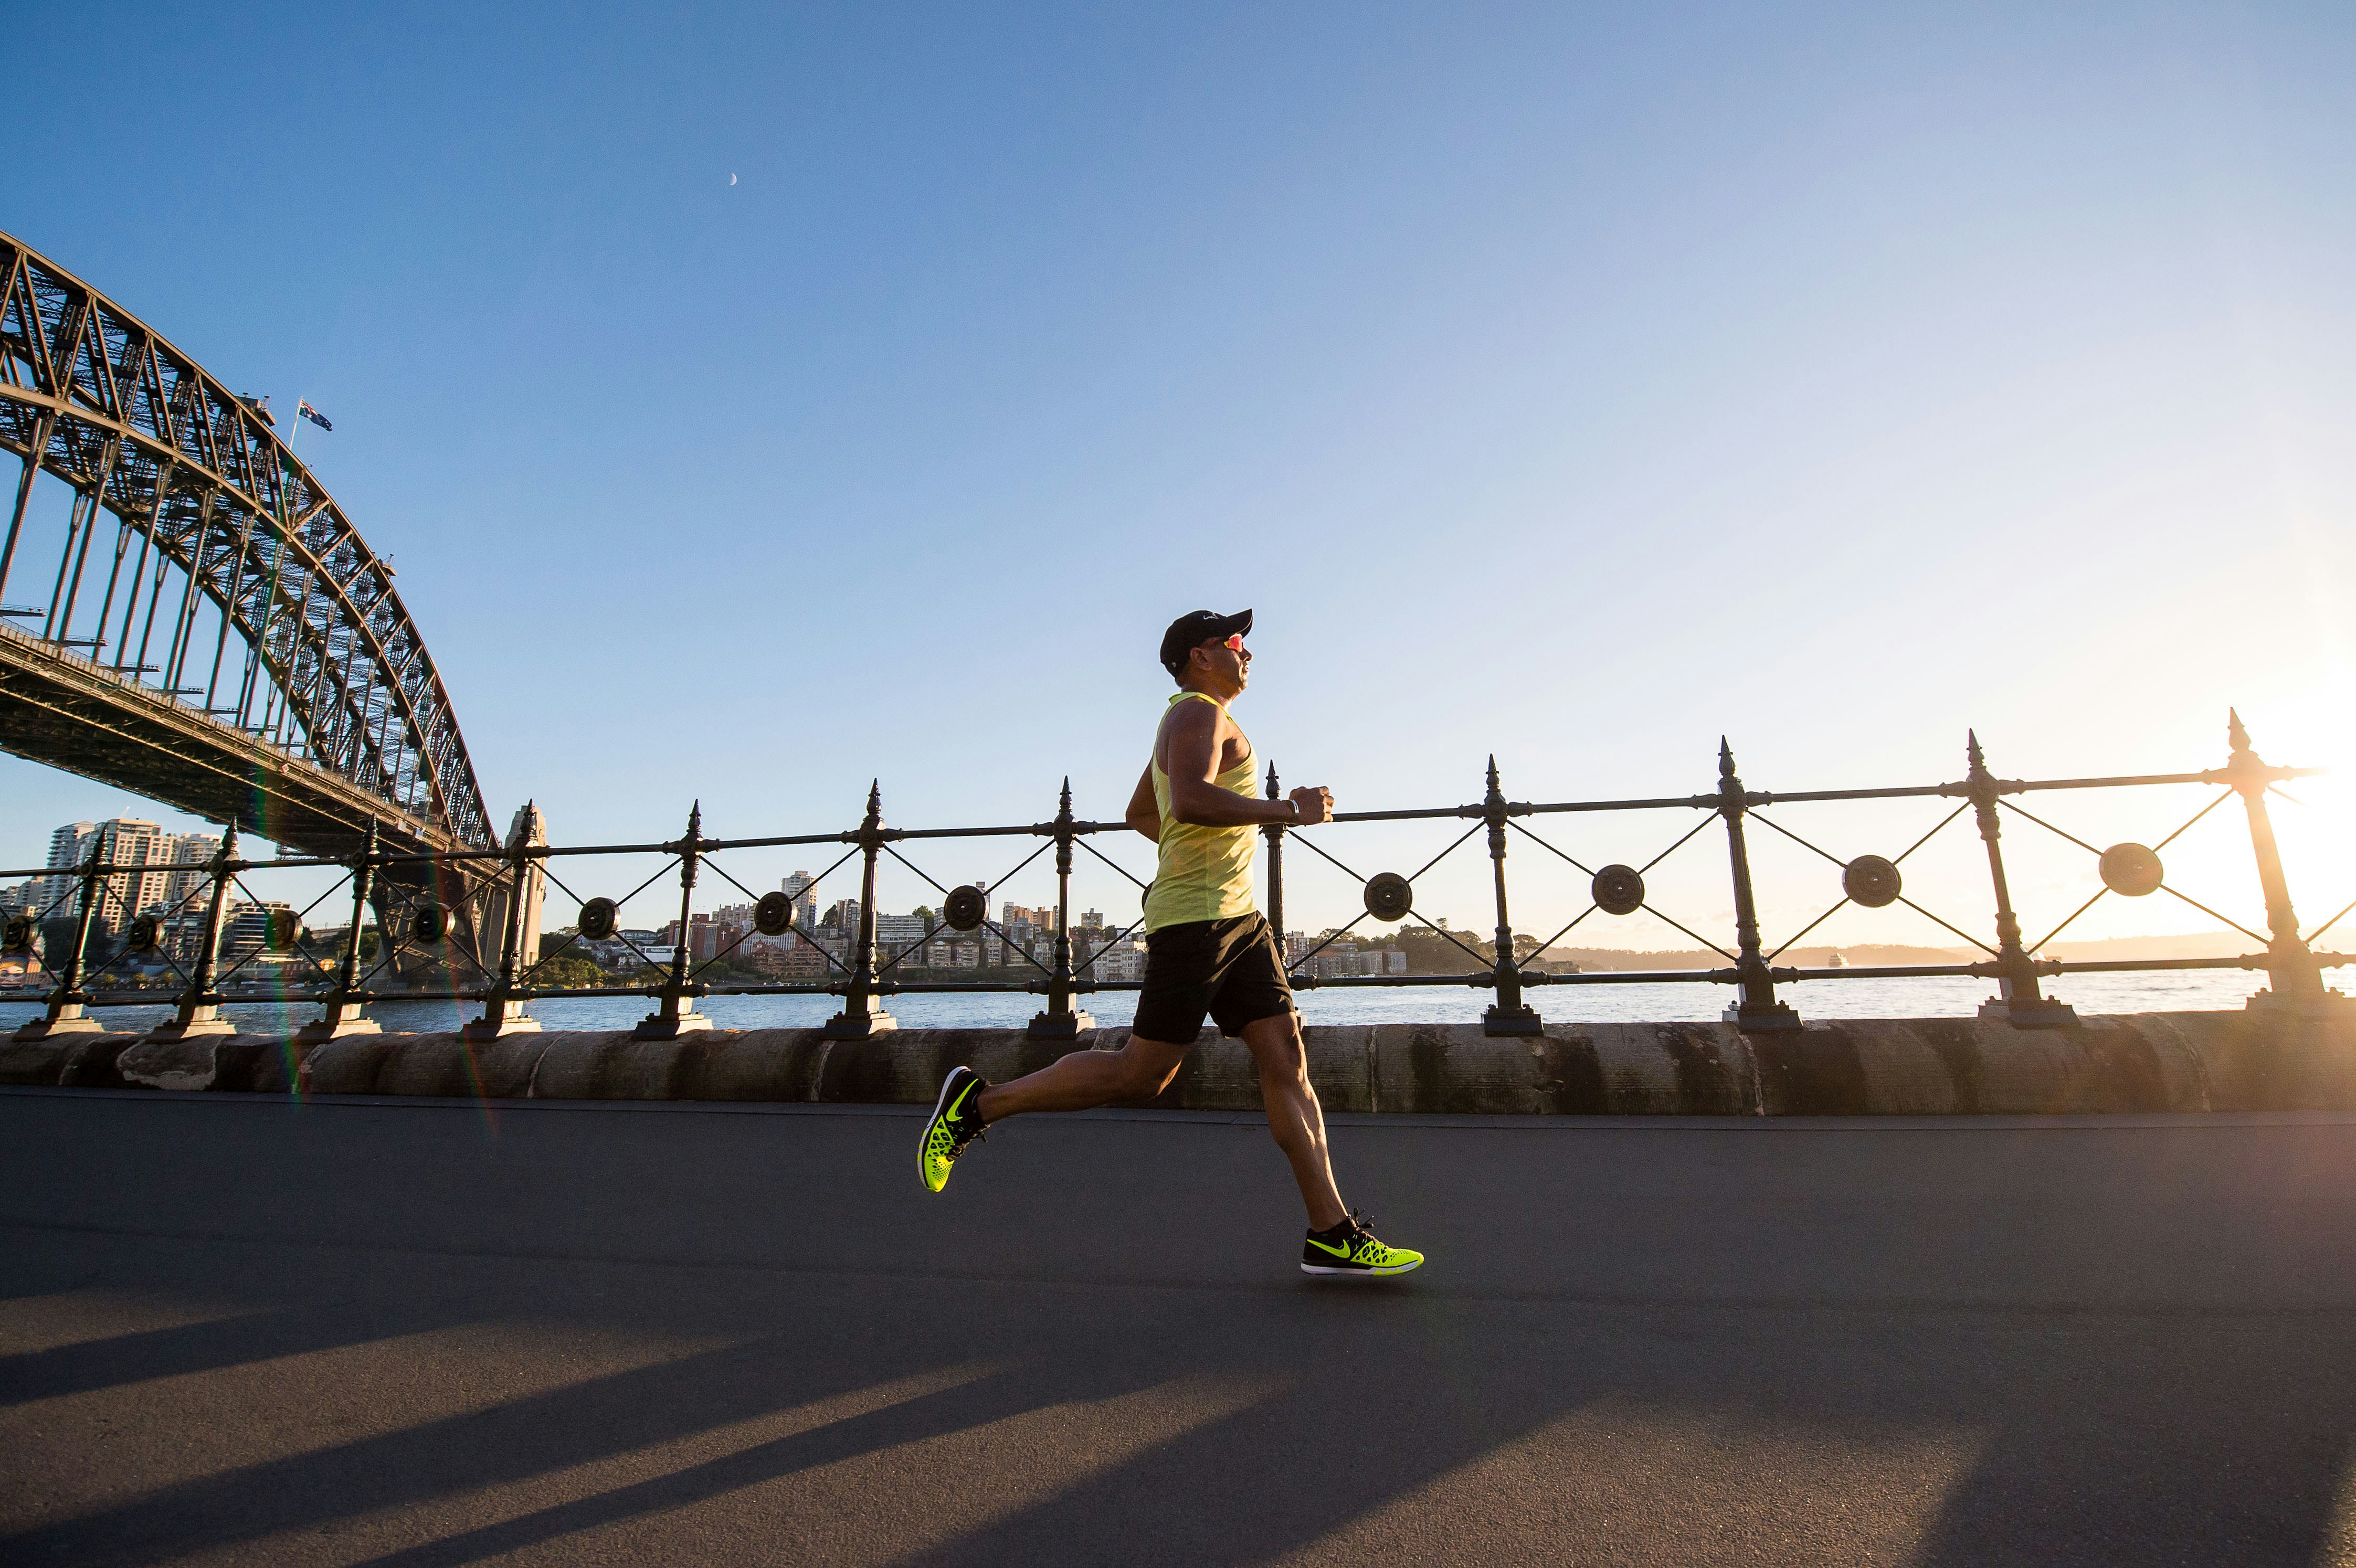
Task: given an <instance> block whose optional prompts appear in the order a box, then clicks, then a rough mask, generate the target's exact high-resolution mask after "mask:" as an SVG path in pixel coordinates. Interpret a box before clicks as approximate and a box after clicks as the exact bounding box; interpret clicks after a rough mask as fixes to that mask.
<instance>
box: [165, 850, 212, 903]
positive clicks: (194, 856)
mask: <svg viewBox="0 0 2356 1568" xmlns="http://www.w3.org/2000/svg"><path fill="white" fill-rule="evenodd" d="M164 837H166V840H168V841H169V843H170V847H171V853H170V854H168V855H167V856H166V857H165V858H166V859H167V860H168V861H169V862H170V863H171V864H172V865H174V866H186V867H189V868H192V869H188V870H176V871H172V872H170V873H168V874H166V877H165V879H164V912H166V913H167V914H173V913H185V912H187V911H190V910H197V909H202V908H203V907H204V903H205V897H206V894H207V893H208V892H209V891H210V888H211V884H212V879H211V878H210V877H209V876H207V875H206V874H205V871H204V868H205V867H207V866H209V865H210V864H211V863H212V859H213V857H214V856H216V855H218V854H220V847H221V841H220V834H218V833H167V834H166V835H165V836H164Z"/></svg>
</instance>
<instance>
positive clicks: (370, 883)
mask: <svg viewBox="0 0 2356 1568" xmlns="http://www.w3.org/2000/svg"><path fill="white" fill-rule="evenodd" d="M376 853H377V832H376V823H375V822H374V820H370V822H369V830H368V842H367V843H366V844H365V845H364V846H362V847H361V849H360V852H359V859H355V860H354V861H353V862H352V923H351V929H349V930H348V931H347V932H345V933H344V956H343V960H342V962H340V963H338V964H337V965H336V985H335V989H333V990H331V991H329V992H328V993H327V996H326V997H322V998H321V1000H322V1001H324V1002H325V1003H326V1004H327V1005H326V1007H325V1008H322V1009H321V1011H320V1013H319V1016H318V1018H317V1019H314V1020H313V1021H312V1022H310V1023H307V1024H305V1025H304V1026H303V1027H302V1028H301V1029H297V1030H295V1044H297V1045H319V1044H323V1043H325V1042H326V1041H327V1040H341V1039H342V1038H343V1037H344V1036H346V1035H348V1034H382V1033H383V1032H384V1028H383V1026H382V1025H381V1024H379V1023H378V1022H377V1021H376V1020H375V1019H371V1018H367V1017H365V1016H363V1014H364V1011H365V1009H366V1008H367V1006H368V1000H369V997H368V993H367V992H365V991H363V990H361V989H360V920H361V918H362V917H363V916H365V915H366V914H367V913H368V902H369V892H370V891H372V890H373V889H374V887H375V884H376ZM377 941H378V942H379V943H380V944H382V943H383V941H384V933H382V932H379V933H377Z"/></svg>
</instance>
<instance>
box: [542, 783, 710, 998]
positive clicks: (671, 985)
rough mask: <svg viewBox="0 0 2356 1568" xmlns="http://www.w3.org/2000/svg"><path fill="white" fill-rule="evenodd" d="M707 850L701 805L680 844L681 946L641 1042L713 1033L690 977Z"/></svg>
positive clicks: (689, 819) (690, 817)
mask: <svg viewBox="0 0 2356 1568" xmlns="http://www.w3.org/2000/svg"><path fill="white" fill-rule="evenodd" d="M702 849H703V803H702V802H701V801H700V800H699V801H697V802H696V803H695V805H693V806H691V807H690V808H689V810H688V814H687V837H684V838H682V839H680V843H679V946H678V948H677V949H676V950H675V951H673V952H672V954H671V958H670V978H669V980H667V981H665V982H664V983H663V985H662V986H661V987H660V988H659V989H657V990H652V991H649V992H648V993H647V995H648V996H650V997H660V998H661V1000H660V1001H659V1003H658V1004H657V1005H656V1008H655V1010H654V1011H653V1012H650V1013H648V1015H647V1016H646V1017H645V1018H644V1019H641V1020H639V1023H638V1027H637V1029H632V1030H631V1031H630V1033H631V1036H632V1038H634V1039H637V1040H677V1039H678V1038H679V1037H680V1035H683V1034H691V1033H693V1032H694V1031H695V1030H697V1029H710V1028H711V1027H712V1020H711V1019H708V1018H706V1017H704V1016H703V1015H702V1014H701V1013H699V1012H697V1011H696V1010H695V1004H694V1003H693V1002H692V1001H691V1000H689V998H690V997H699V996H701V995H702V994H703V987H701V986H698V985H694V984H692V983H691V982H690V981H689V979H688V977H687V969H688V947H687V942H688V930H689V921H688V915H689V911H690V910H691V907H692V906H693V904H694V902H695V867H696V861H697V859H699V858H700V857H701V853H702ZM517 893H518V897H517V899H516V903H517V904H518V905H519V906H520V905H521V903H522V901H523V900H522V897H521V893H522V890H521V888H520V887H519V888H518V889H517Z"/></svg>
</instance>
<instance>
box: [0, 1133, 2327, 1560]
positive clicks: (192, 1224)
mask: <svg viewBox="0 0 2356 1568" xmlns="http://www.w3.org/2000/svg"><path fill="white" fill-rule="evenodd" d="M917 1125H918V1123H917V1121H916V1118H915V1117H914V1116H913V1115H909V1114H907V1113H906V1112H905V1111H902V1110H898V1109H890V1108H883V1107H878V1108H875V1109H873V1110H865V1109H858V1108H849V1107H842V1108H834V1107H809V1108H785V1109H777V1108H768V1107H750V1106H747V1107H726V1106H708V1105H703V1106H684V1105H681V1106H673V1105H661V1106H637V1105H613V1106H604V1105H596V1104H566V1105H558V1106H537V1107H526V1106H492V1107H488V1108H485V1107H479V1106H470V1105H464V1104H444V1103H430V1104H420V1103H416V1102H407V1103H386V1102H370V1103H359V1104H354V1103H338V1104H310V1105H295V1104H284V1103H280V1102H273V1101H264V1100H260V1099H253V1098H244V1097H234V1096H214V1097H201V1096H186V1097H179V1096H164V1095H152V1094H151V1095H137V1094H126V1095H106V1094H88V1093H84V1094H76V1093H55V1092H40V1091H14V1092H5V1093H0V1475H5V1484H0V1563H10V1564H22V1563H76V1564H91V1563H99V1564H103V1563H208V1564H213V1563H304V1564H312V1563H317V1564H329V1563H333V1564H358V1563H374V1564H394V1563H398V1564H427V1563H488V1562H500V1563H633V1564H637V1563H825V1564H842V1563H854V1564H856V1563H875V1564H882V1563H1351V1564H1388V1563H1483V1564H1495V1563H1546V1564H1560V1563H1679V1564H1684V1563H1793V1564H1801V1563H1805V1564H1827V1563H1834V1564H1837V1563H1940V1564H1950V1563H1952V1564H1987V1563H2037V1564H2040V1565H2045V1564H2056V1563H2192V1564H2204V1565H2205V1564H2220V1563H2301V1564H2305V1563H2338V1562H2356V1477H2351V1437H2352V1436H2356V1333H2351V1330H2356V1273H2351V1264H2356V1118H2351V1117H2345V1116H2328V1115H2309V1116H2276V1117H2227V1116H2212V1117H2206V1118H2114V1119H2110V1120H2095V1119H2083V1120H2066V1121H2065V1120H2054V1121H2047V1122H2026V1121H1968V1120H1947V1121H1922V1122H1862V1121H1851V1122H1846V1123H1825V1122H1818V1123H1808V1124H1801V1123H1792V1122H1767V1123H1760V1122H1751V1123H1722V1122H1711V1123H1706V1124H1705V1123H1691V1122H1688V1123H1685V1124H1667V1123H1660V1122H1633V1121H1622V1122H1617V1123H1603V1122H1579V1123H1568V1122H1559V1121H1558V1122H1551V1123H1540V1122H1535V1121H1532V1122H1521V1123H1508V1122H1502V1121H1474V1120H1459V1121H1443V1120H1440V1119H1437V1118H1434V1119H1430V1120H1418V1119H1411V1118H1402V1117H1355V1118H1337V1119H1336V1125H1335V1128H1334V1133H1333V1142H1334V1147H1335V1149H1336V1160H1337V1165H1338V1167H1339V1168H1340V1173H1341V1176H1342V1180H1343V1187H1344V1192H1345V1193H1346V1194H1347V1195H1348V1196H1349V1197H1350V1198H1351V1200H1353V1201H1354V1202H1356V1203H1359V1204H1361V1205H1363V1206H1365V1208H1367V1209H1369V1210H1371V1211H1372V1212H1373V1214H1374V1216H1375V1218H1376V1221H1377V1224H1378V1228H1379V1230H1380V1232H1381V1233H1382V1234H1383V1235H1384V1236H1385V1237H1386V1238H1387V1239H1389V1240H1391V1241H1394V1242H1396V1243H1403V1244H1407V1245H1411V1246H1417V1247H1420V1248H1423V1249H1425V1250H1427V1251H1428V1252H1430V1254H1431V1256H1432V1262H1431V1264H1430V1266H1429V1267H1427V1268H1426V1269H1425V1270H1424V1271H1423V1272H1422V1273H1421V1274H1420V1275H1416V1276H1414V1277H1413V1278H1411V1279H1409V1280H1407V1281H1403V1282H1400V1283H1398V1284H1397V1285H1389V1286H1382V1285H1368V1284H1365V1283H1364V1282H1337V1283H1333V1284H1326V1283H1319V1282H1312V1281H1309V1280H1307V1279H1305V1278H1304V1277H1303V1276H1302V1275H1300V1274H1299V1273H1298V1271H1297V1268H1296V1267H1295V1260H1296V1258H1297V1256H1298V1252H1299V1244H1300V1219H1299V1215H1298V1211H1297V1207H1296V1200H1295V1199H1294V1198H1293V1196H1292V1193H1291V1190H1290V1182H1289V1180H1288V1179H1287V1177H1286V1175H1285V1172H1284V1168H1283V1166H1282V1164H1281V1162H1280V1159H1279V1158H1278V1157H1277V1154H1276V1152H1275V1150H1274V1147H1273V1146H1271V1145H1270V1144H1269V1141H1268V1138H1267V1135H1266V1133H1265V1131H1264V1130H1263V1129H1262V1128H1261V1127H1260V1126H1259V1125H1258V1124H1257V1123H1256V1122H1254V1121H1253V1120H1251V1119H1250V1118H1247V1117H1226V1116H1215V1115H1161V1116H1155V1115H1089V1116H1081V1117H1066V1118H1060V1119H1055V1118H1045V1117H1042V1118H1036V1119H1034V1120H1032V1121H1029V1122H1025V1123H1017V1124H1013V1125H1008V1126H1006V1127H1004V1128H1003V1129H1001V1130H1000V1131H998V1132H996V1133H995V1134H993V1136H992V1137H991V1140H990V1141H989V1142H988V1143H986V1144H984V1145H981V1146H980V1147H979V1148H978V1150H977V1152H976V1153H975V1154H974V1155H973V1156H972V1157H970V1158H969V1160H968V1162H967V1163H966V1164H965V1166H964V1167H962V1168H960V1170H959V1171H958V1176H957V1179H956V1180H955V1181H954V1182H953V1183H952V1185H951V1187H950V1189H949V1191H948V1193H947V1194H946V1195H944V1196H942V1197H939V1198H933V1197H930V1196H928V1195H926V1193H924V1192H923V1191H922V1190H921V1189H919V1187H918V1185H917V1182H916V1171H915V1164H916V1161H915V1151H914V1140H915V1137H916V1130H917Z"/></svg>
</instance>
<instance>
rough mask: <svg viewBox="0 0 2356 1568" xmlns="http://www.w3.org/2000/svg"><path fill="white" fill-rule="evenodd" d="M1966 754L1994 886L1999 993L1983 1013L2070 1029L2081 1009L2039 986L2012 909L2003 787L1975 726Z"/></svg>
mask: <svg viewBox="0 0 2356 1568" xmlns="http://www.w3.org/2000/svg"><path fill="white" fill-rule="evenodd" d="M1964 759H1965V762H1966V763H1968V764H1969V765H1970V772H1969V773H1967V774H1966V782H1965V795H1968V796H1969V797H1970V798H1971V803H1972V815H1973V816H1974V818H1975V819H1976V821H1977V822H1978V823H1979V828H1980V837H1982V838H1983V839H1985V840H1987V858H1988V880H1989V882H1990V883H1991V884H1992V885H1993V886H1994V887H1995V890H1996V949H1997V952H1996V962H1997V995H1996V996H1994V997H1989V998H1988V999H1987V1001H1985V1002H1982V1003H1981V1004H1980V1017H1982V1018H1984V1019H2005V1020H2006V1021H2007V1022H2008V1023H2010V1024H2011V1025H2012V1027H2013V1028H2015V1029H2072V1028H2074V1027H2075V1026H2076V1025H2077V1022H2078V1013H2077V1009H2075V1008H2072V1007H2071V1006H2070V1004H2069V1003H2067V1002H2058V1001H2055V1000H2054V999H2053V998H2052V997H2048V996H2044V995H2042V994H2041V993H2040V991H2039V990H2038V988H2037V965H2036V964H2035V963H2034V962H2033V961H2031V960H2030V958H2029V954H2028V953H2027V951H2025V950H2024V949H2023V948H2022V947H2021V945H2020V918H2019V916H2018V915H2016V914H2014V913H2013V912H2012V890H2011V888H2010V887H2009V886H2008V885H2007V884H2006V882H2005V880H2004V851H2003V850H2002V849H2001V848H1998V847H1997V839H1998V838H2000V837H2003V831H2004V830H2003V828H2002V827H2000V826H1999V825H1998V824H1997V816H1996V803H1997V797H1998V796H1999V795H2002V794H2003V793H2004V791H2003V790H2002V788H2001V787H2000V786H1999V785H1998V784H1997V779H1996V775H1995V774H1993V773H1989V772H1988V769H1987V753H1986V752H1982V751H1981V750H1980V737H1979V732H1978V731H1965V738H1964Z"/></svg>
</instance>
